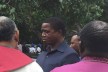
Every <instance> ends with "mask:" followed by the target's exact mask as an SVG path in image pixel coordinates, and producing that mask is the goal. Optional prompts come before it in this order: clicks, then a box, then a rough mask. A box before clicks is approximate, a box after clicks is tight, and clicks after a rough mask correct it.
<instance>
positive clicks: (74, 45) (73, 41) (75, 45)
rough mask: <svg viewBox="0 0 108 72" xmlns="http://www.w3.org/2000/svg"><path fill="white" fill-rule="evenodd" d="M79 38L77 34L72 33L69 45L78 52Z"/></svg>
mask: <svg viewBox="0 0 108 72" xmlns="http://www.w3.org/2000/svg"><path fill="white" fill-rule="evenodd" d="M79 44H80V38H79V36H78V35H73V36H72V38H71V44H70V47H71V48H74V49H75V50H76V51H77V52H78V53H79Z"/></svg>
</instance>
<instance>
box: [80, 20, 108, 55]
mask: <svg viewBox="0 0 108 72" xmlns="http://www.w3.org/2000/svg"><path fill="white" fill-rule="evenodd" d="M80 39H81V44H82V45H83V47H84V48H86V50H87V51H88V52H92V53H93V52H94V53H95V52H96V53H105V52H107V53H108V24H107V23H105V22H103V21H91V22H89V23H88V24H87V25H86V26H85V27H84V28H83V29H82V31H81V33H80ZM83 47H81V48H82V50H84V48H83Z"/></svg>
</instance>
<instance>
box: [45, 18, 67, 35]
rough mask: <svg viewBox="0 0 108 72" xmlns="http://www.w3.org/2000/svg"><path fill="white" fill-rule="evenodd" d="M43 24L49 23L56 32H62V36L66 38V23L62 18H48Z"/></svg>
mask: <svg viewBox="0 0 108 72" xmlns="http://www.w3.org/2000/svg"><path fill="white" fill-rule="evenodd" d="M43 23H49V24H50V25H51V27H52V28H53V29H54V30H55V31H61V33H62V35H63V36H65V34H66V28H65V23H64V21H63V20H61V19H60V18H58V17H50V18H47V19H46V20H45V21H44V22H43Z"/></svg>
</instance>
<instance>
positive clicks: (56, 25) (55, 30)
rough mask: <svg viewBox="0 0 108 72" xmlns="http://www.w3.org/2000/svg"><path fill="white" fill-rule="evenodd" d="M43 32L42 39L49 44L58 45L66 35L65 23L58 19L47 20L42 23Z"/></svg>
mask: <svg viewBox="0 0 108 72" xmlns="http://www.w3.org/2000/svg"><path fill="white" fill-rule="evenodd" d="M41 30H42V39H43V41H45V42H46V43H48V44H54V43H57V42H58V41H59V40H61V38H64V36H65V33H66V30H65V25H64V22H63V21H62V20H61V19H59V18H56V17H51V18H48V19H46V21H44V22H43V23H42V27H41Z"/></svg>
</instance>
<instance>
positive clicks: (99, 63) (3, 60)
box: [0, 16, 108, 72]
mask: <svg viewBox="0 0 108 72" xmlns="http://www.w3.org/2000/svg"><path fill="white" fill-rule="evenodd" d="M41 31H42V40H43V42H44V45H45V50H43V51H42V52H41V53H40V54H39V56H38V57H37V59H36V61H34V60H32V58H30V57H28V56H27V55H25V54H24V53H23V52H22V51H23V50H21V49H20V50H19V48H18V43H19V30H18V28H17V26H16V24H15V22H14V21H13V20H11V19H10V18H8V17H5V16H0V72H108V68H107V67H108V55H107V54H108V23H106V22H103V21H97V20H95V21H91V22H89V23H87V24H86V25H85V26H84V27H83V28H82V30H81V32H80V33H79V34H78V35H73V36H72V38H71V40H70V41H71V44H70V46H69V45H68V44H67V42H66V40H65V35H66V26H65V23H64V22H63V20H61V19H60V18H57V17H50V18H47V19H46V20H45V21H44V22H43V23H42V26H41ZM19 47H21V46H20V45H19ZM33 47H34V45H32V46H31V48H30V49H31V51H30V52H32V51H34V48H33Z"/></svg>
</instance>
